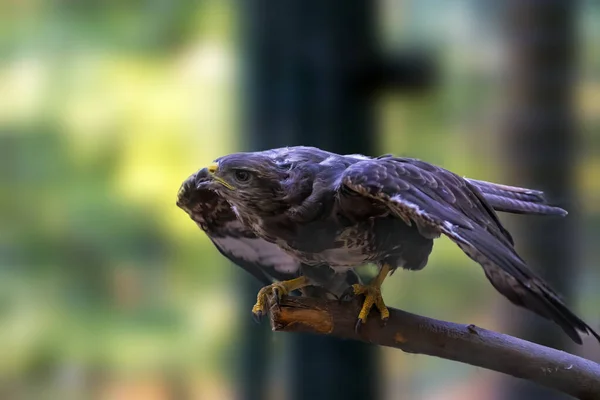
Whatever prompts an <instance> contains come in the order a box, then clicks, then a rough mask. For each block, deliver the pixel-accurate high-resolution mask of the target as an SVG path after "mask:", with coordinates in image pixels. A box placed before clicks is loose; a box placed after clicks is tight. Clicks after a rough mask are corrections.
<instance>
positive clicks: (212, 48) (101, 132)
mask: <svg viewBox="0 0 600 400" xmlns="http://www.w3.org/2000/svg"><path fill="white" fill-rule="evenodd" d="M381 4H382V5H381V13H380V26H381V36H382V38H383V44H384V47H388V48H394V47H396V46H400V45H401V44H402V43H398V41H401V42H406V43H413V44H414V43H417V44H423V43H424V44H426V45H427V46H430V47H433V48H435V51H436V55H437V56H438V57H439V61H440V69H441V72H442V76H443V80H442V83H441V85H439V86H438V87H437V88H436V89H435V90H434V91H432V92H431V93H428V94H425V95H422V96H418V97H415V96H402V95H392V94H390V95H386V96H384V97H383V98H381V99H380V101H379V102H378V119H379V121H380V126H381V129H380V135H379V138H378V139H379V140H378V153H388V152H391V153H396V154H398V155H410V156H412V157H418V158H422V159H424V160H427V161H429V162H433V163H437V164H439V165H442V166H444V167H446V168H448V169H451V170H454V171H455V172H457V173H458V174H460V175H467V176H469V177H472V178H479V179H486V180H496V181H501V180H504V182H505V183H508V184H510V183H511V182H506V179H505V177H504V176H503V173H502V169H501V165H502V163H503V159H502V157H499V155H498V153H497V151H496V149H497V148H498V144H499V143H500V142H501V140H502V138H501V137H500V136H499V135H498V125H497V117H496V116H495V114H494V110H495V107H496V106H497V103H498V101H499V99H500V96H499V92H500V89H501V88H502V83H501V82H500V81H498V80H496V79H494V76H496V74H497V71H496V68H497V66H498V65H499V64H500V62H499V61H501V59H502V51H501V47H500V46H498V45H497V41H498V38H497V34H495V33H494V32H493V30H492V29H491V28H489V27H486V26H481V23H480V20H479V17H478V14H477V12H476V8H477V7H475V6H474V2H472V1H460V2H447V3H445V2H437V3H436V2H431V1H428V2H422V3H420V2H416V1H405V2H393V1H387V2H382V3H381ZM236 5H237V4H236V2H235V1H233V0H203V1H189V0H185V1H179V2H169V1H160V0H153V1H105V2H90V1H79V2H73V1H58V0H55V1H44V2H42V1H36V0H29V1H15V0H13V1H11V0H4V1H2V2H0V165H1V168H0V188H1V190H2V192H1V195H0V343H2V350H1V352H0V354H1V356H0V398H3V399H4V398H6V399H16V398H39V399H58V398H61V399H63V398H65V399H66V398H74V399H79V398H90V397H96V396H97V397H98V398H102V399H138V398H139V399H171V398H186V397H187V398H207V399H229V398H233V397H234V395H235V391H236V390H238V388H237V387H236V380H235V375H233V374H232V370H234V368H235V364H236V340H237V337H238V336H239V335H240V331H239V329H236V327H237V326H238V324H239V323H240V319H242V318H249V317H250V308H251V306H252V305H251V304H242V302H240V301H239V296H238V294H237V290H236V289H237V288H236V276H238V275H239V274H243V273H244V272H243V271H242V270H241V269H239V268H237V267H235V266H233V265H231V264H230V263H228V262H227V261H226V260H225V259H224V258H223V257H221V256H220V255H219V254H218V251H217V250H216V249H215V248H214V247H213V246H212V244H211V243H210V242H209V240H208V239H207V238H206V237H205V235H204V234H203V233H202V232H201V231H200V230H198V229H197V227H196V225H195V224H194V223H192V222H191V221H190V220H189V218H188V217H187V216H186V215H185V213H183V212H182V211H181V210H179V209H178V208H177V207H176V206H175V195H176V193H177V190H178V188H179V185H180V184H181V182H182V181H183V180H184V179H185V178H186V177H187V176H188V175H190V174H191V173H192V172H194V171H195V170H197V169H198V168H200V167H202V166H205V165H206V164H207V163H209V162H210V161H211V160H213V159H214V158H216V157H218V156H220V155H223V154H225V153H228V152H232V151H236V150H240V149H242V148H243V147H244V143H245V141H244V138H242V137H240V134H239V132H240V131H241V129H240V126H239V125H240V123H239V120H240V119H239V115H240V110H239V109H240V101H239V90H240V84H239V82H240V80H239V76H240V71H239V69H240V57H241V52H240V49H239V45H238V43H239V42H238V36H237V34H238V28H237V27H238V24H237V22H238V19H239V15H238V14H237V12H238V8H237V6H236ZM599 20H600V7H599V6H598V5H597V3H594V2H592V1H588V2H583V3H582V6H581V7H580V12H579V25H578V26H579V31H580V38H579V53H580V73H579V75H578V76H579V79H578V81H577V88H576V94H577V96H576V98H577V104H578V117H579V121H580V123H581V126H580V132H581V134H582V146H581V148H582V149H583V150H582V151H581V152H580V154H579V164H578V165H577V176H576V177H575V178H576V181H577V186H578V195H579V203H580V204H581V207H582V208H583V216H584V217H585V218H584V219H583V226H582V229H583V232H584V235H582V236H583V239H584V243H583V245H582V249H583V250H582V251H583V268H582V269H581V274H580V276H579V277H578V282H579V284H578V285H577V288H578V289H577V299H576V300H577V303H576V304H574V308H575V309H576V310H577V311H578V312H579V314H580V315H581V316H582V317H583V319H584V320H586V321H587V322H588V323H590V325H592V326H594V327H598V326H599V324H600V311H599V307H598V304H600V290H598V285H599V283H600V266H599V265H598V264H599V262H600V248H598V246H597V244H596V243H597V238H598V237H600V150H599V149H600V135H599V134H598V132H599V130H600V47H599V46H598V43H599V42H600V24H599V23H598V21H599ZM517 242H518V235H517ZM517 247H518V246H517ZM565 267H566V268H568V266H565ZM384 292H385V298H386V301H387V303H388V304H389V305H391V306H394V307H401V308H403V309H405V310H408V311H411V312H415V313H421V314H424V315H427V316H430V317H434V318H441V319H446V320H451V321H455V322H461V323H474V324H477V325H480V326H483V327H486V328H489V329H498V330H502V319H501V318H499V317H498V313H497V312H495V310H497V307H499V304H504V303H503V302H505V300H504V299H502V298H501V297H500V296H498V295H497V293H496V292H495V291H494V289H493V288H492V286H491V285H490V284H489V283H488V282H487V280H486V279H485V277H484V275H483V273H482V271H481V269H480V268H479V267H478V266H477V265H475V264H474V263H473V262H471V261H470V260H468V259H467V258H466V257H465V256H464V255H463V254H462V252H461V251H460V250H458V249H457V248H455V246H454V245H452V244H451V243H449V242H448V241H446V240H440V241H438V243H437V244H436V249H435V251H434V253H433V255H432V258H431V259H430V262H429V267H428V268H426V269H424V270H423V271H422V272H419V273H418V274H412V273H408V272H399V273H397V274H395V275H394V276H393V278H392V279H389V280H388V281H386V284H385V286H384ZM421 293H427V296H420V295H419V294H421ZM272 340H273V343H274V346H275V347H277V346H278V343H280V342H281V341H282V340H283V339H282V338H281V335H274V336H273V339H272ZM586 346H587V345H586ZM382 351H383V354H384V357H383V360H384V362H385V364H386V367H387V369H386V377H385V378H386V380H385V386H386V388H387V391H388V392H389V393H395V394H393V395H392V394H390V395H389V396H388V397H389V398H393V399H396V398H407V399H412V398H420V399H453V398H457V399H458V398H460V399H467V398H471V397H468V396H474V397H472V398H477V399H482V398H483V396H482V393H485V390H486V389H485V388H486V387H488V386H486V385H493V381H494V379H495V375H494V374H492V373H489V372H485V371H483V370H480V369H476V368H472V367H468V366H464V365H461V364H456V363H452V362H449V361H444V360H437V359H433V358H428V357H425V356H415V355H407V354H404V353H402V352H400V351H394V350H388V349H384V350H382ZM579 351H580V353H581V354H586V356H588V357H596V358H595V359H596V360H600V351H598V350H597V349H595V348H593V345H592V344H591V343H589V348H588V347H584V350H579ZM400 386H401V387H402V392H403V393H405V394H406V396H407V397H399V395H398V394H397V392H395V388H396V387H400ZM453 396H454V397H453Z"/></svg>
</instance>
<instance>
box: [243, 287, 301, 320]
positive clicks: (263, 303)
mask: <svg viewBox="0 0 600 400" xmlns="http://www.w3.org/2000/svg"><path fill="white" fill-rule="evenodd" d="M309 285H311V283H310V281H309V280H308V279H307V278H306V277H305V276H300V277H298V278H294V279H290V280H287V281H281V282H275V283H273V284H271V285H268V286H265V287H263V288H262V289H260V290H259V291H258V295H257V296H256V304H254V307H252V314H254V317H255V318H256V319H260V318H261V317H262V316H263V315H265V314H266V313H267V303H268V299H269V296H270V295H272V296H273V298H274V299H275V301H276V302H277V303H279V300H281V297H282V296H283V295H286V294H288V293H290V292H293V291H294V290H298V289H302V288H303V287H306V286H309Z"/></svg>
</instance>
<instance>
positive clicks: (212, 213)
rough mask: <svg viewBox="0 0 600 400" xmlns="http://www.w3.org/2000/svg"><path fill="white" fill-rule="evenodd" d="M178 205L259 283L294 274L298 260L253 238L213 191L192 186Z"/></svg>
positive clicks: (219, 248) (225, 253) (296, 274)
mask: <svg viewBox="0 0 600 400" xmlns="http://www.w3.org/2000/svg"><path fill="white" fill-rule="evenodd" d="M187 196H188V198H189V199H188V200H187V202H186V205H185V206H182V208H184V209H185V211H186V212H187V213H188V214H189V215H190V217H191V218H192V219H193V220H194V221H195V222H196V224H198V226H199V227H200V228H201V229H202V230H203V231H204V232H205V233H206V234H207V235H208V237H209V238H210V239H211V241H212V242H213V243H214V245H215V246H216V247H217V249H218V250H219V252H221V254H223V255H224V256H225V257H227V258H228V259H229V260H231V261H232V262H233V263H235V264H236V265H238V266H239V267H241V268H243V269H245V270H246V271H247V272H249V273H250V274H252V275H253V276H254V277H256V278H257V279H258V280H260V281H261V282H262V283H263V284H265V285H268V284H271V283H273V281H274V280H277V281H281V280H287V279H292V278H295V277H297V276H298V274H299V270H300V263H299V262H298V261H297V260H295V259H294V258H292V257H291V256H290V255H288V254H287V253H285V252H284V251H283V250H282V249H281V248H280V247H279V246H277V245H276V244H274V243H270V242H268V241H266V240H264V239H261V238H259V237H257V236H256V235H255V234H254V233H253V232H252V231H251V230H250V229H248V228H247V227H245V226H244V225H243V224H242V223H241V222H240V221H239V220H238V219H237V216H236V214H235V213H234V211H233V210H232V209H231V206H230V205H229V203H227V201H226V200H225V199H223V198H222V197H221V196H219V195H218V194H217V193H215V192H213V191H211V190H208V189H203V188H202V187H197V188H194V189H193V191H191V190H190V191H189V193H188V194H187Z"/></svg>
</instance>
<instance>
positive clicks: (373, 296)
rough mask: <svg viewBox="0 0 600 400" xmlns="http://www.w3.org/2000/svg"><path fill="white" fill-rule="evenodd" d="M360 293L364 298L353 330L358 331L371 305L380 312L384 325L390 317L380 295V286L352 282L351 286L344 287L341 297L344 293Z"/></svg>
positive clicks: (349, 294)
mask: <svg viewBox="0 0 600 400" xmlns="http://www.w3.org/2000/svg"><path fill="white" fill-rule="evenodd" d="M360 294H364V295H365V300H364V302H363V305H362V308H361V310H360V313H359V314H358V320H357V321H356V325H355V327H354V330H355V331H356V332H357V333H358V331H359V329H360V327H361V326H363V325H364V324H366V322H367V317H368V315H369V313H370V311H371V308H373V306H375V307H376V308H377V310H379V312H380V314H381V321H382V323H383V325H384V326H385V324H386V323H387V321H388V320H389V318H390V312H389V310H388V309H387V307H386V305H385V303H384V301H383V297H382V296H381V289H380V287H378V286H375V285H359V284H354V285H352V286H351V287H349V288H348V289H346V291H344V294H343V295H342V297H345V296H346V295H348V296H357V295H360Z"/></svg>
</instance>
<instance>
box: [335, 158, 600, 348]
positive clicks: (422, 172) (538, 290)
mask: <svg viewBox="0 0 600 400" xmlns="http://www.w3.org/2000/svg"><path fill="white" fill-rule="evenodd" d="M492 185H493V184H492ZM477 186H484V188H486V189H487V191H488V193H487V195H494V196H504V197H506V196H508V194H506V192H503V190H506V191H510V190H508V189H506V188H507V187H503V188H502V187H495V188H494V187H493V186H486V185H482V184H481V181H479V184H478V185H477V184H476V183H472V182H471V181H468V180H465V179H463V178H461V177H459V176H457V175H455V174H453V173H451V172H449V171H447V170H445V169H442V168H439V167H436V166H434V165H431V164H428V163H425V162H422V161H419V160H414V159H406V158H394V157H387V158H384V159H373V160H366V161H361V162H358V163H356V164H354V165H352V166H351V167H349V168H348V169H347V170H346V171H345V173H344V175H343V176H342V177H341V180H340V182H339V193H338V199H339V201H340V202H343V201H345V196H346V194H345V193H348V191H350V192H354V194H359V195H363V196H366V197H369V198H372V199H375V200H377V201H379V202H381V203H383V204H384V205H386V206H387V207H388V208H389V209H390V211H391V212H392V213H393V214H395V215H396V216H397V217H398V218H401V219H402V220H403V221H405V222H406V223H408V224H416V225H417V226H418V227H420V229H421V228H423V229H426V230H429V231H431V230H432V229H433V230H437V231H438V232H439V233H440V234H444V235H446V236H448V237H449V238H450V239H451V240H452V241H454V242H455V243H456V244H457V245H458V246H459V247H460V248H461V249H462V250H463V251H464V252H465V253H466V254H467V255H468V256H469V257H470V258H472V259H473V260H475V261H476V262H478V263H479V264H480V265H481V266H482V267H483V269H484V271H485V274H486V276H487V278H488V279H489V280H490V282H491V283H492V285H493V286H494V287H495V288H496V289H497V290H498V291H499V292H500V293H501V294H502V295H504V296H505V297H506V298H508V299H509V300H510V301H511V302H513V303H514V304H516V305H518V306H521V307H524V308H527V309H529V310H531V311H533V312H535V313H536V314H538V315H541V316H542V317H545V318H547V319H550V320H552V321H554V322H556V323H557V324H558V325H559V326H560V327H561V328H562V329H563V330H564V331H565V332H566V333H567V334H568V335H569V337H571V339H573V340H574V341H575V342H576V343H581V338H580V336H579V333H578V331H580V332H583V333H587V334H591V335H594V336H595V337H596V338H597V339H598V340H599V341H600V336H599V335H598V334H597V333H596V332H594V331H593V330H592V329H591V328H590V327H589V326H588V325H587V324H586V323H585V322H583V321H582V320H581V319H579V318H578V317H577V316H576V315H575V314H573V312H571V311H570V310H569V309H568V308H567V306H566V305H565V304H564V303H563V301H562V300H561V299H560V298H559V296H558V295H557V294H556V293H555V292H554V291H553V290H552V289H551V288H550V287H549V286H548V285H547V284H546V283H545V282H544V281H543V280H542V279H541V278H540V277H539V276H538V275H536V274H535V273H534V272H533V271H531V270H530V269H529V268H528V267H527V265H526V264H525V262H524V261H523V260H522V259H521V257H520V256H519V255H518V254H517V253H516V251H515V249H514V247H513V240H512V237H511V236H510V234H509V233H508V231H506V229H505V228H504V227H503V226H502V224H501V223H500V221H499V219H498V217H497V215H496V213H495V212H494V209H493V206H492V205H491V204H490V202H489V201H487V200H486V199H487V195H484V194H482V192H481V191H480V189H479V188H478V187H477ZM492 191H496V192H492ZM517 193H518V192H517ZM523 195H525V194H524V193H523ZM531 195H532V196H535V195H536V193H531ZM484 196H485V197H484ZM518 196H520V195H517V198H516V199H515V200H514V201H525V200H524V199H519V198H518ZM531 200H532V199H528V201H531Z"/></svg>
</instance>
